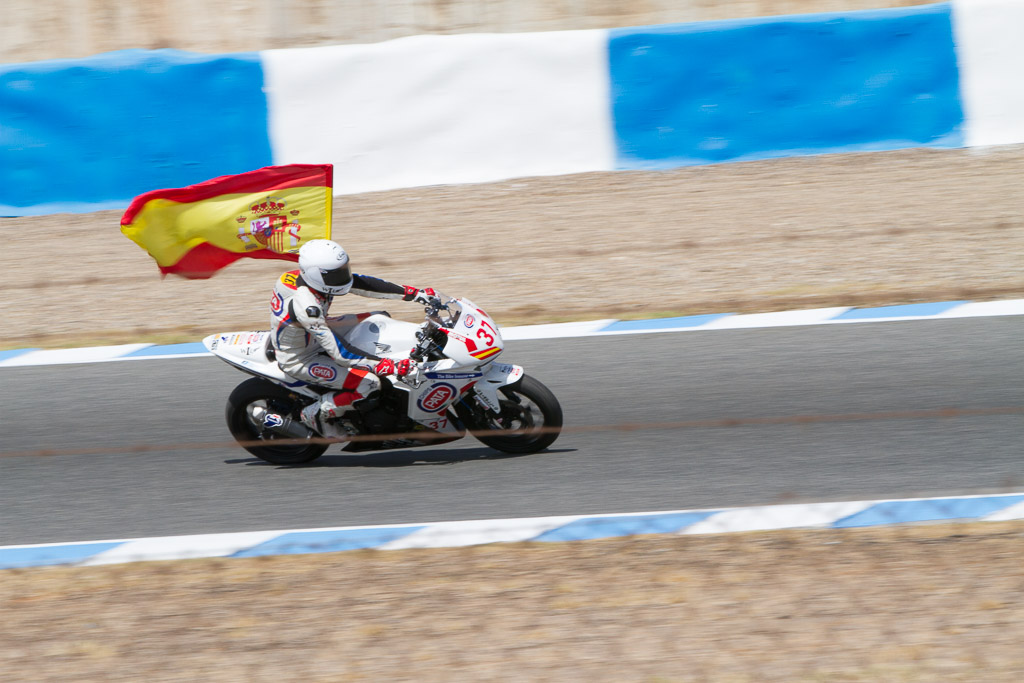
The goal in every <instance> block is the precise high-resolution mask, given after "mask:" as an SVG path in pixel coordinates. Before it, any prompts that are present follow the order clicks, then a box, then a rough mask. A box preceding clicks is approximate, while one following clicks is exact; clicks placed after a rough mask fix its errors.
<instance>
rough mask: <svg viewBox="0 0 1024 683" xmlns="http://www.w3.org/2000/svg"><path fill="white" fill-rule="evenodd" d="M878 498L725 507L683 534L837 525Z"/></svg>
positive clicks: (688, 528) (869, 505) (685, 530)
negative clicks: (842, 501) (727, 508)
mask: <svg viewBox="0 0 1024 683" xmlns="http://www.w3.org/2000/svg"><path fill="white" fill-rule="evenodd" d="M876 502H877V501H856V502H847V503H810V504H805V505H764V506H760V507H749V508H737V509H735V510H725V511H723V512H719V513H718V514H715V515H712V516H711V517H708V518H707V519H705V520H702V521H700V522H697V523H696V524H693V525H691V526H688V527H686V528H685V529H683V530H682V531H680V532H679V533H680V534H719V533H727V532H734V531H768V530H771V529H793V528H797V527H817V526H828V525H830V524H834V523H835V522H836V521H837V520H840V519H843V518H844V517H849V516H850V515H853V514H856V513H858V512H861V511H863V510H865V509H867V508H869V507H871V506H872V505H875V503H876Z"/></svg>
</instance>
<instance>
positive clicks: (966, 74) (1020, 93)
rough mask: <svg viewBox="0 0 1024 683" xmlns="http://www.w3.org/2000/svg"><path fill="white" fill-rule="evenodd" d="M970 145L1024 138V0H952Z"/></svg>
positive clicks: (1007, 141) (1012, 142)
mask: <svg viewBox="0 0 1024 683" xmlns="http://www.w3.org/2000/svg"><path fill="white" fill-rule="evenodd" d="M953 35H954V42H955V43H956V56H957V62H958V64H959V67H960V98H961V101H962V103H963V108H964V126H965V131H964V132H965V135H964V139H965V142H966V144H967V146H968V147H977V146H986V145H1007V144H1014V143H1018V142H1024V77H1022V76H1021V74H1024V2H1021V0H954V4H953Z"/></svg>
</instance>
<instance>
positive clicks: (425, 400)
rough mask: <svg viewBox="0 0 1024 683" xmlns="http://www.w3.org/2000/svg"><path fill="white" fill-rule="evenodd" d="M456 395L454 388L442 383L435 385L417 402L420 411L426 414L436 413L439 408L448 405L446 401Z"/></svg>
mask: <svg viewBox="0 0 1024 683" xmlns="http://www.w3.org/2000/svg"><path fill="white" fill-rule="evenodd" d="M455 394H456V391H455V387H453V386H452V385H451V384H446V383H444V382H442V383H440V384H435V385H434V387H433V388H432V389H431V390H430V391H428V392H427V393H426V394H424V395H423V397H422V398H420V400H419V401H417V404H418V405H419V407H420V410H425V411H427V412H428V413H436V412H437V411H438V410H440V409H441V407H443V406H446V405H448V401H450V400H451V399H452V397H454V396H455Z"/></svg>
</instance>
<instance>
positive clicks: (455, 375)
mask: <svg viewBox="0 0 1024 683" xmlns="http://www.w3.org/2000/svg"><path fill="white" fill-rule="evenodd" d="M482 374H483V373H482V372H428V373H427V379H473V378H474V377H480V376H481V375H482Z"/></svg>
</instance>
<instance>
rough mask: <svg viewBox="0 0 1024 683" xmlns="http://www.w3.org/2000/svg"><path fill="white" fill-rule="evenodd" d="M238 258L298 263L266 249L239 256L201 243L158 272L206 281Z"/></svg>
mask: <svg viewBox="0 0 1024 683" xmlns="http://www.w3.org/2000/svg"><path fill="white" fill-rule="evenodd" d="M240 258H260V259H280V260H284V261H298V260H299V255H298V254H278V253H275V252H273V251H267V250H266V249H260V250H258V251H250V252H245V253H242V254H239V253H236V252H233V251H228V250H227V249H221V248H220V247H216V246H214V245H212V244H210V243H209V242H202V243H201V244H199V245H198V246H196V247H193V248H192V249H189V250H188V252H186V253H185V255H184V256H182V257H181V260H180V261H178V262H177V263H175V264H174V265H173V266H160V272H161V273H163V274H164V275H181V276H183V277H186V278H188V279H190V280H206V279H208V278H210V277H212V276H213V275H215V274H216V273H217V271H218V270H220V269H221V268H224V267H225V266H229V265H231V264H232V263H234V262H235V261H237V260H238V259H240Z"/></svg>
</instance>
